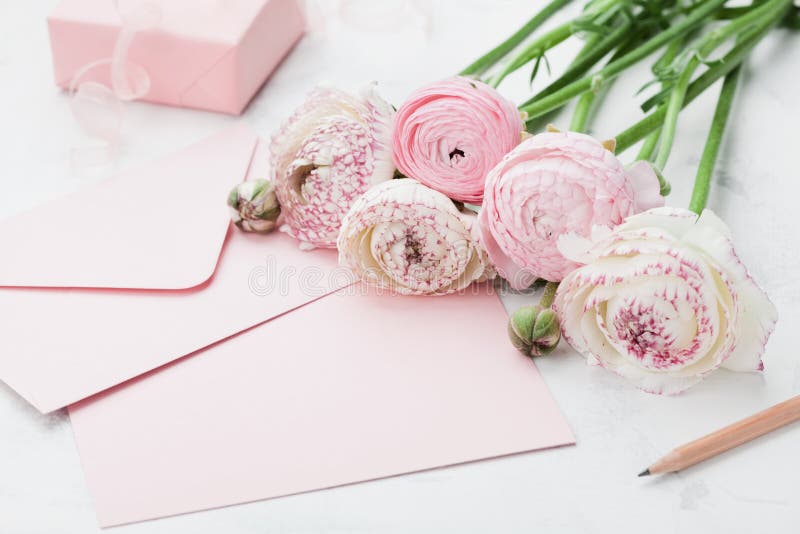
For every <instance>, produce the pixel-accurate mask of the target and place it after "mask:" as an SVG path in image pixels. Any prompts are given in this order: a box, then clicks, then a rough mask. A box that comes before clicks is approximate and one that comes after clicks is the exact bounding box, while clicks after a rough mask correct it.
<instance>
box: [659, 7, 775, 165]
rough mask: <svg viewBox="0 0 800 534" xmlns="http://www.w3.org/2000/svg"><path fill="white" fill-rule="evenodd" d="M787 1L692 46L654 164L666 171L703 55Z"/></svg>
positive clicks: (669, 105)
mask: <svg viewBox="0 0 800 534" xmlns="http://www.w3.org/2000/svg"><path fill="white" fill-rule="evenodd" d="M787 1H788V0H769V1H768V2H766V3H764V4H763V5H761V6H759V7H758V8H757V9H754V10H752V11H750V12H747V13H746V14H744V15H742V16H741V17H739V18H738V19H735V20H733V21H732V22H730V23H728V24H726V25H725V26H723V27H722V28H719V29H717V30H714V31H712V32H710V33H708V34H706V35H705V36H704V37H703V38H702V39H701V41H700V43H699V44H698V45H696V46H695V47H692V49H690V50H689V51H688V53H690V54H691V57H690V58H689V60H688V62H687V63H686V66H685V67H684V68H683V69H682V71H681V73H680V76H679V77H678V81H677V82H676V83H675V86H674V87H673V88H672V91H671V92H670V98H669V101H668V103H667V112H666V116H665V118H664V126H663V127H662V130H661V144H660V145H659V149H658V155H657V156H656V159H655V163H654V164H655V166H656V168H657V169H659V170H662V171H663V170H664V167H665V166H666V164H667V159H668V158H669V154H670V151H671V150H672V144H673V141H674V140H675V132H676V130H677V126H678V115H679V114H680V112H681V109H683V100H684V99H685V98H686V91H687V90H688V89H689V84H690V83H691V81H692V76H693V75H694V72H695V71H696V70H697V67H699V66H700V63H701V61H702V58H705V57H706V56H708V55H709V54H711V53H712V52H713V51H714V50H715V49H716V48H717V47H718V46H720V45H721V44H722V43H724V42H725V41H727V40H728V39H729V38H731V37H733V36H734V35H737V34H739V33H741V32H742V31H744V30H746V29H748V28H749V27H750V26H751V25H752V24H757V23H758V22H759V21H762V20H767V19H771V18H772V17H774V13H775V12H776V7H778V8H779V7H781V6H782V5H783V4H786V2H787Z"/></svg>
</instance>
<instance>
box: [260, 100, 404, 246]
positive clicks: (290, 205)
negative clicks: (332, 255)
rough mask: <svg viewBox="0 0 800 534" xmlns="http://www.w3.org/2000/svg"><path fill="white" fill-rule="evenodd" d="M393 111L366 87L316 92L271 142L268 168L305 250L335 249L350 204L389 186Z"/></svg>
mask: <svg viewBox="0 0 800 534" xmlns="http://www.w3.org/2000/svg"><path fill="white" fill-rule="evenodd" d="M393 118H394V110H393V109H392V106H391V105H390V104H389V103H388V102H386V101H385V100H383V99H382V98H381V97H380V96H379V95H378V93H377V91H376V89H375V84H371V85H368V86H367V87H366V88H364V90H362V91H361V93H360V94H358V95H351V94H349V93H345V92H344V91H340V90H338V89H333V88H327V87H318V88H316V89H314V91H312V92H311V94H309V95H308V97H307V98H306V101H305V102H304V103H303V105H302V106H300V107H299V108H298V109H297V110H296V111H295V112H294V113H293V114H292V116H291V117H289V118H288V119H287V120H286V121H285V122H284V123H283V125H282V126H281V128H280V129H279V130H278V131H277V132H276V133H275V135H274V136H273V137H272V142H271V143H270V162H271V165H272V179H273V182H274V183H275V192H276V193H277V195H278V200H279V201H280V203H281V208H282V209H283V214H284V218H285V220H286V225H285V226H284V227H282V228H281V229H282V230H285V231H287V232H288V233H289V234H290V235H291V236H293V237H295V238H297V239H299V240H300V241H301V242H302V245H301V246H303V247H304V248H313V247H324V248H334V247H335V246H336V237H337V236H338V235H339V228H340V227H341V224H342V217H344V215H345V213H347V210H349V209H350V206H352V205H353V202H355V200H356V199H357V198H358V197H359V196H361V195H362V194H363V193H364V191H366V190H367V189H369V188H370V187H372V186H373V185H375V184H377V183H380V182H383V181H386V180H391V179H392V177H393V176H394V171H395V166H394V163H393V162H392V121H393Z"/></svg>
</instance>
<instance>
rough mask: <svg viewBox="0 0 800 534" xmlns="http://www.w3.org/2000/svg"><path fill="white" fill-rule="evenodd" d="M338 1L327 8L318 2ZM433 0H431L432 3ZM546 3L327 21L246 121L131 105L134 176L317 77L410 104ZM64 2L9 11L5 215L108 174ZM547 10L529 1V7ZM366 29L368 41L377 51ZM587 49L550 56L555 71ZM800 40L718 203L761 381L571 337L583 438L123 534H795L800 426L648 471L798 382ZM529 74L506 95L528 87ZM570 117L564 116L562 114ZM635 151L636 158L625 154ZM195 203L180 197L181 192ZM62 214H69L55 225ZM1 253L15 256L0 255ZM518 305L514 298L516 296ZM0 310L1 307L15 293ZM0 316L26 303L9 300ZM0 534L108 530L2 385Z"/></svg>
mask: <svg viewBox="0 0 800 534" xmlns="http://www.w3.org/2000/svg"><path fill="white" fill-rule="evenodd" d="M319 2H320V4H325V2H326V0H319ZM423 3H424V2H423ZM541 3H542V2H541V1H538V0H537V1H536V2H526V1H524V0H503V1H496V2H492V1H491V0H460V1H459V0H439V1H437V2H434V3H433V4H432V5H433V10H432V26H431V32H430V36H429V37H426V36H425V35H424V34H423V33H422V32H421V31H420V30H418V29H417V28H415V27H414V26H413V25H407V26H403V25H402V24H391V25H389V26H391V27H396V31H395V32H393V33H392V32H389V33H386V34H385V35H380V34H378V33H373V32H366V31H363V30H356V29H353V28H352V27H350V28H349V29H347V28H341V27H339V26H338V25H337V24H336V23H329V24H328V25H327V26H326V28H325V30H326V33H325V34H322V35H319V34H318V35H316V36H310V37H308V38H307V39H306V40H304V41H303V42H302V43H301V44H300V45H299V46H298V47H297V49H296V50H295V51H294V52H293V53H292V55H291V56H290V57H289V59H288V60H287V61H286V62H285V63H284V65H283V66H282V67H281V68H280V70H279V71H278V72H277V73H276V74H275V75H274V76H273V78H272V79H271V80H270V81H269V83H268V84H267V86H266V87H265V88H264V90H263V91H262V92H261V93H260V95H259V96H258V97H257V98H256V100H255V101H254V102H253V104H252V105H251V106H250V108H249V109H248V110H247V113H246V114H245V115H244V117H243V118H242V119H236V118H232V117H226V116H221V115H216V114H212V113H203V112H195V111H188V110H180V109H171V108H165V107H159V106H152V105H147V104H133V105H129V106H128V109H127V116H126V122H125V141H126V144H125V147H124V152H123V154H122V156H121V157H120V158H119V160H118V162H117V168H118V169H124V168H130V167H133V166H136V165H138V164H140V163H142V162H145V161H148V160H151V159H153V158H155V157H157V156H159V155H163V154H166V153H169V152H170V151H173V150H175V149H176V148H178V147H181V146H184V145H186V144H189V143H190V142H192V141H195V140H199V139H201V138H203V137H205V136H206V135H208V134H210V133H212V132H214V131H216V130H218V129H220V128H222V127H223V126H224V125H226V124H230V123H232V122H234V121H236V120H247V121H249V122H250V123H252V124H253V125H255V126H256V127H257V128H258V130H259V131H261V132H263V133H265V134H266V133H269V132H270V131H271V130H272V129H273V128H274V127H275V126H276V124H278V122H279V121H280V120H281V119H282V117H283V116H284V115H286V113H287V112H288V111H289V109H290V108H292V107H293V106H295V105H297V104H298V103H299V102H300V100H301V99H302V96H303V94H304V93H305V92H306V91H307V90H308V89H309V88H310V87H311V85H312V84H313V83H315V82H317V81H321V80H329V81H333V82H335V83H338V84H341V85H343V86H345V87H355V86H357V85H359V84H361V83H363V82H366V81H369V80H372V79H376V80H379V81H380V84H381V85H380V87H381V91H382V92H383V94H384V95H385V96H387V97H388V98H389V99H391V100H392V101H394V102H396V103H399V102H401V101H402V99H403V98H404V96H405V95H406V94H407V93H408V92H409V91H410V90H411V89H413V88H414V87H416V86H418V85H420V84H422V83H424V82H426V81H428V80H432V79H436V78H441V77H444V76H446V75H449V74H451V73H454V72H456V71H457V70H459V69H460V68H461V67H462V66H464V65H465V64H466V63H468V62H469V61H470V60H471V59H473V58H474V57H476V56H477V55H479V54H480V53H481V52H482V51H484V50H485V49H487V48H488V47H489V46H490V45H493V44H494V43H495V42H497V41H498V40H499V39H500V38H501V37H503V36H504V35H505V34H506V33H508V32H509V31H510V30H511V29H512V28H514V27H515V26H516V25H518V24H519V23H520V22H521V21H522V20H523V19H524V18H526V17H527V16H529V14H530V12H531V11H532V9H533V8H534V7H536V6H538V5H540V4H541ZM54 4H55V1H54V0H49V1H40V2H11V1H10V0H5V1H4V2H2V3H0V216H3V217H4V216H8V215H11V214H13V213H16V212H18V211H20V210H23V209H26V208H29V207H32V206H35V205H37V204H39V203H42V202H44V201H45V200H47V199H51V198H53V197H57V196H59V195H62V194H64V193H66V192H67V191H70V190H73V189H76V188H78V187H81V186H82V185H85V184H87V183H90V182H92V181H95V180H100V179H102V178H103V177H104V176H103V174H102V173H100V175H90V174H89V173H86V172H83V173H74V172H71V171H70V168H69V166H68V164H67V160H68V152H69V147H70V146H71V145H72V143H73V142H74V140H75V136H76V130H75V125H74V123H73V120H72V118H71V116H70V112H69V109H68V106H67V98H66V97H65V96H64V95H63V94H61V93H60V92H59V91H58V90H57V89H56V88H55V87H54V86H53V84H52V80H51V71H50V52H49V45H48V39H47V33H46V26H45V20H44V17H45V15H46V13H47V12H48V10H49V9H50V8H51V7H52V6H53V5H54ZM531 4H533V6H532V5H531ZM365 41H367V43H366V44H365ZM574 50H575V47H574V46H566V47H564V49H563V50H559V51H558V52H557V53H554V54H552V56H551V57H550V61H551V62H552V63H554V64H559V62H563V61H565V60H566V59H567V58H568V57H569V54H570V53H571V52H572V51H574ZM637 72H638V75H636V76H631V77H630V78H629V79H625V80H621V81H620V83H618V84H616V85H615V86H614V88H613V90H612V92H611V94H610V95H609V96H608V101H607V103H606V106H605V107H604V109H603V111H602V112H601V113H600V114H599V116H598V117H597V118H596V120H595V122H594V132H596V133H597V134H598V135H599V136H612V135H614V134H615V133H616V132H618V131H620V130H621V129H622V128H624V127H625V126H626V125H627V124H629V123H631V122H632V121H634V120H636V118H637V117H638V115H637V110H636V105H635V103H634V101H633V99H632V95H633V93H634V92H635V90H636V89H637V88H638V86H639V85H641V83H643V82H644V81H645V80H646V79H647V74H646V72H645V69H644V68H643V67H642V68H641V69H638V71H637ZM798 73H800V34H795V35H791V36H790V35H788V34H787V33H783V34H779V35H773V36H771V37H770V38H769V39H768V41H767V42H765V43H763V44H762V45H761V46H760V47H759V48H758V50H757V51H756V54H755V56H754V57H753V58H752V60H751V61H750V63H749V66H748V67H747V69H746V72H745V76H744V83H743V86H742V87H741V89H742V90H741V91H740V94H739V97H738V100H737V104H736V108H735V111H734V113H733V117H732V121H731V123H732V125H733V126H734V127H735V131H734V132H732V134H731V135H728V137H727V140H726V142H725V145H724V149H723V153H722V159H721V164H720V165H719V168H718V172H717V173H716V177H715V179H716V181H715V185H714V187H713V190H712V198H711V202H710V206H711V207H712V208H713V209H715V210H716V211H717V212H718V213H720V214H721V215H722V216H723V218H724V219H725V220H727V221H728V223H729V224H730V225H731V227H732V228H733V230H734V233H735V235H736V237H737V241H738V247H739V252H740V254H741V256H742V257H743V258H744V260H745V262H746V263H747V264H748V265H749V267H750V269H751V270H752V272H753V274H754V276H755V277H756V278H757V280H758V281H760V283H761V284H762V285H763V287H764V288H765V289H766V290H767V292H768V293H769V294H770V295H771V297H772V299H773V300H774V302H775V303H776V305H777V307H778V309H779V311H780V315H781V320H780V323H779V324H778V328H777V330H776V332H775V334H774V336H773V338H772V340H771V342H770V344H769V347H768V356H767V361H766V370H765V371H764V373H763V374H739V375H737V374H732V373H729V372H724V371H723V372H719V373H717V374H715V375H714V376H712V377H711V378H710V379H708V380H707V381H705V382H704V383H703V384H701V385H699V386H697V387H696V388H694V389H693V390H691V391H689V392H688V393H686V394H684V395H681V396H678V397H674V398H668V397H656V396H650V395H647V394H644V393H641V392H639V391H637V390H636V389H634V388H633V387H631V386H630V385H628V384H627V383H624V382H622V381H621V380H620V379H618V378H617V377H615V376H612V375H610V374H608V373H606V372H604V371H602V370H600V369H596V368H588V367H586V366H585V364H584V363H583V360H582V359H581V358H579V357H578V356H577V355H576V354H574V353H573V352H572V351H571V350H570V349H569V348H568V347H566V346H562V347H561V348H560V349H559V351H558V352H557V353H556V354H555V355H553V356H551V357H549V358H547V359H542V360H541V361H540V362H539V368H540V369H541V371H542V373H543V374H544V377H545V379H546V381H547V383H548V385H549V386H550V388H551V389H552V391H553V394H554V395H555V397H556V399H557V401H558V403H559V405H560V406H561V408H562V409H563V411H564V413H565V414H566V417H567V419H568V420H569V422H570V424H571V426H572V427H573V429H574V431H575V433H576V435H577V439H578V445H577V446H575V447H567V448H561V449H557V450H549V451H544V452H537V453H531V454H523V455H517V456H513V457H508V458H502V459H496V460H491V461H484V462H477V463H473V464H469V465H463V466H458V467H452V468H447V469H440V470H434V471H429V472H425V473H419V474H414V475H409V476H400V477H395V478H391V479H387V480H380V481H376V482H369V483H364V484H356V485H352V486H348V487H344V488H338V489H333V490H326V491H319V492H314V493H309V494H305V495H298V496H294V497H287V498H281V499H276V500H271V501H264V502H258V503H253V504H247V505H241V506H234V507H229V508H225V509H220V510H213V511H208V512H202V513H195V514H189V515H185V516H180V517H174V518H169V519H164V520H158V521H151V522H146V523H141V524H135V525H130V526H126V527H120V528H119V529H118V531H119V532H120V533H125V534H128V533H130V534H145V533H175V532H197V533H205V532H208V533H212V532H213V533H217V532H226V533H231V534H245V533H246V534H250V533H252V534H255V533H259V534H262V533H268V532H282V533H312V532H313V533H322V532H325V533H343V532H397V533H399V532H412V531H413V532H431V533H441V532H458V533H465V532H531V531H539V532H548V533H556V532H569V533H573V532H638V531H646V532H648V534H661V533H667V532H680V533H694V532H697V533H704V532H712V531H719V532H755V531H759V532H770V533H782V532H796V531H797V528H798V522H799V521H800V495H799V494H798V482H797V479H798V473H800V454H798V450H799V449H800V426H795V427H790V428H786V429H783V430H781V431H779V432H777V433H775V434H774V435H772V436H770V437H768V438H766V439H762V440H760V441H758V442H757V443H752V444H750V445H747V446H744V447H742V448H740V449H739V450H737V451H736V452H734V453H732V454H728V455H725V456H722V457H719V458H717V459H715V460H713V461H709V462H707V463H706V464H704V465H702V466H700V467H697V468H694V469H691V470H689V471H687V472H685V473H682V474H678V475H673V476H665V477H661V478H650V479H639V478H636V476H635V475H636V473H637V472H638V471H639V470H640V469H641V468H642V467H643V466H645V465H646V464H647V463H649V462H650V461H651V460H653V459H655V458H657V457H658V456H659V455H660V454H662V453H664V452H666V451H667V450H669V449H670V448H672V447H673V446H675V445H678V444H680V443H682V442H685V441H687V440H690V439H692V438H694V437H696V436H698V435H700V434H703V433H705V432H707V431H709V430H711V429H714V428H716V427H719V426H722V425H724V424H727V423H729V422H731V421H734V420H736V419H739V418H741V417H743V416H746V415H748V414H750V413H752V412H754V411H757V410H759V409H761V408H764V407H766V406H768V405H770V404H772V403H775V402H777V401H780V400H783V399H785V398H788V397H789V396H791V395H794V394H797V393H798V392H800V357H799V356H798V354H800V352H799V350H800V328H799V327H798V325H799V324H800V280H799V279H798V277H797V272H798V270H797V269H798V262H800V232H798V224H797V212H798V210H797V208H796V207H795V205H796V202H797V198H798V197H797V196H796V195H800V180H798V178H800V171H798V167H799V166H798V163H797V159H796V158H797V151H798V142H799V141H800V134H798V124H800V103H798V101H797V96H798V94H800V93H798V81H799V80H798ZM525 85H526V83H525V78H524V75H523V76H519V77H515V78H513V79H511V80H510V81H509V82H508V84H507V86H505V87H504V91H506V92H507V94H509V96H511V97H514V98H521V97H523V96H524V95H525V94H526V88H525ZM712 109H713V97H709V96H706V97H703V98H701V99H699V100H698V101H697V102H695V103H694V104H692V106H691V108H690V111H689V112H688V113H686V114H684V116H683V117H682V119H681V122H680V132H679V137H678V139H677V142H676V146H675V149H674V152H673V158H672V161H671V162H670V164H669V166H668V168H667V174H668V175H669V178H670V179H671V181H672V183H673V191H674V192H673V195H672V196H671V197H670V198H669V200H668V203H670V204H672V205H685V204H686V203H687V202H688V197H689V191H690V188H691V180H692V177H693V172H694V169H695V167H696V164H697V161H698V159H699V155H700V151H701V148H702V143H703V140H704V137H705V134H706V129H707V125H708V121H709V118H710V115H711V112H712ZM567 120H568V119H566V118H562V124H565V125H566V121H567ZM626 156H627V157H628V158H630V157H632V156H631V155H630V154H626ZM177 206H180V203H179V202H178V203H177ZM54 223H56V224H57V221H54ZM2 253H3V254H13V253H14V251H13V250H4V251H2ZM521 301H522V299H520V298H511V299H507V304H508V305H509V307H513V306H516V305H517V304H519V303H520V302H521ZM0 306H1V305H0ZM0 310H2V311H1V312H0V320H2V315H3V314H9V313H13V310H8V309H2V307H0ZM0 429H2V430H0V532H2V533H12V534H34V533H36V534H38V533H44V532H47V533H49V534H57V533H58V534H60V533H65V534H66V533H77V532H81V533H83V532H96V531H98V530H99V529H98V528H97V526H96V523H95V518H94V512H93V510H92V502H91V498H90V496H89V494H88V493H87V489H86V486H85V484H84V480H83V475H82V473H81V469H80V463H79V458H78V454H77V451H76V449H75V445H74V443H73V440H72V433H71V429H70V424H69V419H68V418H67V416H66V414H65V413H64V412H58V413H55V414H51V415H47V416H43V415H40V414H39V413H38V412H36V411H35V410H34V409H33V408H32V407H30V406H29V405H28V404H27V403H26V402H25V401H23V400H22V399H21V398H19V397H18V396H17V395H16V394H15V393H13V392H12V391H11V390H10V389H9V388H7V387H6V386H5V385H2V384H0Z"/></svg>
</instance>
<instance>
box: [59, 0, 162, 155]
mask: <svg viewBox="0 0 800 534" xmlns="http://www.w3.org/2000/svg"><path fill="white" fill-rule="evenodd" d="M111 1H112V2H113V4H114V7H115V9H116V11H117V13H119V16H120V20H121V28H120V33H119V36H118V37H117V41H116V43H115V44H114V50H113V52H112V55H111V57H110V58H105V59H99V60H97V61H92V62H91V63H88V64H87V65H84V66H83V67H82V68H81V69H79V70H78V72H76V73H75V75H74V76H73V77H72V80H71V81H70V85H69V93H70V109H71V110H72V115H73V116H74V117H75V120H76V121H77V123H78V125H79V126H80V127H81V129H82V130H83V132H84V133H85V134H86V136H87V137H88V141H87V143H86V144H84V145H83V146H75V147H73V148H72V153H71V159H72V164H73V166H76V167H89V166H96V165H103V164H107V163H110V162H111V161H112V160H113V159H114V156H115V154H116V152H117V148H118V145H119V140H120V135H121V131H122V123H123V112H124V106H123V102H126V101H131V100H136V99H137V98H142V97H143V96H145V95H146V94H147V93H148V91H149V90H150V76H149V75H148V73H147V71H146V70H145V69H144V67H142V66H141V65H137V64H136V63H133V62H130V61H128V52H129V51H130V47H131V44H132V43H133V40H134V38H135V37H136V34H137V33H139V32H141V31H145V30H149V29H152V28H154V27H156V26H157V25H158V24H159V23H160V21H161V15H162V13H161V8H160V7H159V6H157V5H156V4H154V3H153V2H151V1H127V0H111ZM104 71H105V72H104ZM100 74H103V75H102V76H98V75H100ZM88 77H92V78H100V79H108V80H110V85H111V87H109V86H107V85H105V84H103V83H100V82H97V81H93V80H85V78H88ZM84 80H85V81H84Z"/></svg>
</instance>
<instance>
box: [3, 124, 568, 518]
mask: <svg viewBox="0 0 800 534" xmlns="http://www.w3.org/2000/svg"><path fill="white" fill-rule="evenodd" d="M259 147H260V145H259V140H258V137H257V136H256V135H255V134H254V133H253V132H252V131H251V130H250V129H248V128H247V127H244V126H237V127H234V128H232V129H229V130H226V131H224V132H222V133H220V134H218V135H216V136H214V137H212V138H210V139H207V140H205V141H202V142H200V143H198V144H195V145H193V146H191V147H189V148H187V149H184V150H182V151H180V152H178V153H176V154H174V155H172V156H170V157H167V158H165V159H163V160H160V161H158V162H155V163H153V164H150V165H148V166H147V167H145V168H142V169H139V170H137V171H135V172H128V173H125V174H121V175H119V176H117V177H115V178H112V179H109V180H107V181H105V182H102V183H100V184H99V185H97V186H94V187H91V188H89V189H86V190H83V191H79V192H78V193H76V194H73V195H71V196H68V197H66V198H62V199H59V200H57V201H56V202H55V203H53V204H51V205H49V206H44V207H42V208H39V209H36V210H34V211H31V212H29V213H25V214H22V215H20V216H17V217H15V218H12V219H10V220H7V221H2V222H0V242H2V243H4V245H5V250H7V251H11V252H10V254H9V256H7V257H5V258H4V261H3V262H2V263H0V299H1V300H2V303H3V308H4V310H5V313H4V318H3V321H2V322H0V379H2V380H3V381H4V382H6V383H7V384H8V385H9V386H11V387H12V388H14V389H15V390H16V391H17V392H18V393H19V394H20V395H21V396H23V397H24V398H25V399H27V400H28V401H29V402H30V403H31V404H33V405H34V406H36V407H37V408H38V409H39V410H40V411H42V412H49V411H52V410H57V409H59V408H63V407H68V408H69V413H70V418H71V420H72V424H73V428H74V431H75V439H76V440H77V445H78V450H79V452H80V455H81V459H82V464H83V467H84V470H85V474H86V479H87V483H88V486H89V490H90V492H91V494H92V496H93V498H94V502H95V506H96V510H97V515H98V518H99V521H100V524H101V525H103V526H109V525H116V524H121V523H127V522H132V521H139V520H143V519H150V518H155V517H161V516H166V515H171V514H177V513H182V512H189V511H194V510H201V509H207V508H213V507H217V506H223V505H229V504H235V503H242V502H247V501H253V500H258V499H265V498H270V497H276V496H282V495H289V494H293V493H299V492H304V491H309V490H315V489H320V488H328V487H332V486H337V485H342V484H347V483H352V482H358V481H364V480H370V479H375V478H380V477H385V476H390V475H396V474H400V473H408V472H412V471H418V470H423V469H429V468H433V467H439V466H445V465H452V464H456V463H461V462H467V461H471V460H477V459H481V458H489V457H496V456H500V455H505V454H511V453H518V452H523V451H529V450H534V449H539V448H544V447H552V446H558V445H564V444H568V443H573V442H574V440H573V437H572V434H571V432H570V430H569V428H568V426H567V424H566V423H565V421H564V419H563V418H562V416H561V414H560V412H559V411H558V408H557V407H556V405H555V403H554V402H553V399H552V398H551V396H550V394H549V392H548V391H547V388H546V386H545V385H544V383H543V382H542V380H541V378H540V376H539V374H538V373H537V371H536V368H535V366H534V365H533V363H532V362H531V361H530V360H529V359H527V358H524V357H523V356H521V355H519V354H517V353H516V352H515V351H514V350H513V348H511V347H510V345H509V343H508V341H507V339H506V337H505V336H506V334H505V324H506V321H507V316H506V314H505V311H504V309H503V307H502V304H501V302H500V301H499V299H498V298H497V296H496V295H495V294H493V290H492V288H491V287H490V286H486V285H478V286H475V287H474V288H471V289H470V290H469V291H468V292H467V293H466V294H459V295H452V296H447V297H436V298H434V297H401V296H393V295H389V294H378V293H376V292H375V291H374V290H370V289H369V288H367V287H366V286H363V285H361V284H359V283H354V281H353V279H352V277H351V276H349V275H348V273H346V272H343V271H342V270H341V269H339V268H338V267H337V262H336V253H335V251H329V250H323V251H320V250H315V251H310V252H304V251H301V250H300V249H299V248H298V244H297V242H295V241H293V240H292V239H291V238H289V237H288V236H286V235H284V234H281V233H278V232H274V233H272V234H269V235H266V236H260V235H251V234H245V233H242V232H239V231H238V230H236V228H232V227H231V226H230V223H229V219H228V211H227V207H226V205H225V198H226V196H227V193H228V191H229V190H230V188H231V187H232V186H233V185H235V184H236V183H238V182H240V181H241V180H243V179H245V178H255V177H259V176H264V168H263V164H264V163H265V161H266V158H264V157H263V155H262V154H261V152H262V151H261V150H259ZM262 148H263V147H262Z"/></svg>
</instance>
